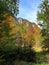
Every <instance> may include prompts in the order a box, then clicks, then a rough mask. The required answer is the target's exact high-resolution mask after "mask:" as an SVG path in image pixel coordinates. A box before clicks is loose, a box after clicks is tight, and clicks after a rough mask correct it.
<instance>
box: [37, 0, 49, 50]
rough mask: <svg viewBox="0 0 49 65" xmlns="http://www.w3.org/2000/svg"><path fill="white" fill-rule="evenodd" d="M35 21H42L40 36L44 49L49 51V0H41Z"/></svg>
mask: <svg viewBox="0 0 49 65" xmlns="http://www.w3.org/2000/svg"><path fill="white" fill-rule="evenodd" d="M37 20H38V21H42V23H41V24H40V26H42V30H41V32H42V36H43V37H44V41H43V43H44V48H48V49H49V0H43V1H42V3H41V4H40V6H39V11H38V14H37Z"/></svg>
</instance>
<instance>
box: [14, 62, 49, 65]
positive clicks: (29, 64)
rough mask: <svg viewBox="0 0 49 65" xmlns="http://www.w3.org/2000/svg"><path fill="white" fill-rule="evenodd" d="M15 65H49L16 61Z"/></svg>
mask: <svg viewBox="0 0 49 65" xmlns="http://www.w3.org/2000/svg"><path fill="white" fill-rule="evenodd" d="M15 65H49V64H45V63H41V64H34V63H32V62H24V61H15Z"/></svg>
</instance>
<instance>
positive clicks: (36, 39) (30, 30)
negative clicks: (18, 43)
mask: <svg viewBox="0 0 49 65" xmlns="http://www.w3.org/2000/svg"><path fill="white" fill-rule="evenodd" d="M17 22H18V24H22V25H23V26H24V28H23V30H24V32H22V34H24V33H25V34H24V35H23V37H24V39H25V40H26V41H27V43H28V44H29V45H30V46H32V48H34V49H35V48H36V50H39V49H40V50H41V47H40V38H41V35H40V28H39V27H38V25H36V24H35V23H31V22H29V21H28V20H26V19H23V18H18V19H17Z"/></svg>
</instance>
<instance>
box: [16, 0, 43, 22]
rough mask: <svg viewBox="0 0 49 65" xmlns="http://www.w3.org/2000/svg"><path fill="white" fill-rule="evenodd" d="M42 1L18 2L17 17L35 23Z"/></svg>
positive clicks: (24, 0) (22, 0)
mask: <svg viewBox="0 0 49 65" xmlns="http://www.w3.org/2000/svg"><path fill="white" fill-rule="evenodd" d="M41 1H42V0H20V3H19V14H18V16H17V17H21V18H25V19H27V20H29V21H30V22H36V18H37V11H38V6H39V4H40V3H41Z"/></svg>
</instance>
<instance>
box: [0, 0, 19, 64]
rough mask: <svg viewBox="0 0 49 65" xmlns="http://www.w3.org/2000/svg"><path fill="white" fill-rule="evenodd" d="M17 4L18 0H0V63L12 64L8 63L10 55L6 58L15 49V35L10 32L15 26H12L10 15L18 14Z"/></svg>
mask: <svg viewBox="0 0 49 65" xmlns="http://www.w3.org/2000/svg"><path fill="white" fill-rule="evenodd" d="M18 4H19V3H18V0H0V65H12V64H9V63H10V60H9V59H10V58H11V57H10V58H9V59H8V56H9V54H12V52H13V49H15V37H16V36H15V33H12V31H14V30H13V29H14V27H15V26H12V25H14V22H13V17H12V16H16V15H17V14H18ZM6 57H7V58H6ZM6 60H7V61H6ZM11 62H12V61H11ZM6 63H7V64H6Z"/></svg>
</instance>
